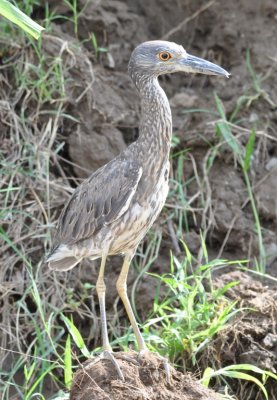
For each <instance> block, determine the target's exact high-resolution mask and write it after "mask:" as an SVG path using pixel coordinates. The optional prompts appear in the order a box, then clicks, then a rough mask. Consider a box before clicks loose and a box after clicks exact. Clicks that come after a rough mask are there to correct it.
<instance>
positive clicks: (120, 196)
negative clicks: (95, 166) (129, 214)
mask: <svg viewBox="0 0 277 400" xmlns="http://www.w3.org/2000/svg"><path fill="white" fill-rule="evenodd" d="M141 174H142V168H141V167H140V166H139V165H138V163H137V162H136V161H132V160H127V159H122V158H116V159H114V160H112V161H111V162H110V163H108V164H106V165H105V166H104V167H102V168H100V169H99V170H97V171H96V172H95V173H94V174H93V175H92V176H91V177H90V178H88V179H87V180H85V181H84V182H83V183H82V184H81V185H80V186H79V187H78V188H77V189H76V190H75V192H74V193H73V195H72V197H71V198H70V200H69V202H68V203H67V204H66V206H65V208H64V209H63V211H62V214H61V216H60V219H59V224H58V229H57V234H56V238H55V240H54V248H55V247H56V246H58V245H59V244H61V243H64V244H74V243H76V242H78V241H80V240H83V239H86V238H89V237H92V236H93V235H95V234H96V233H97V232H98V231H99V230H100V229H101V228H102V227H103V225H104V224H110V223H112V222H113V221H115V220H116V219H118V218H119V217H120V216H122V215H123V214H124V213H125V212H126V211H127V209H128V207H129V205H130V202H131V200H132V198H133V196H134V194H135V192H136V189H137V185H138V182H139V180H140V178H141Z"/></svg>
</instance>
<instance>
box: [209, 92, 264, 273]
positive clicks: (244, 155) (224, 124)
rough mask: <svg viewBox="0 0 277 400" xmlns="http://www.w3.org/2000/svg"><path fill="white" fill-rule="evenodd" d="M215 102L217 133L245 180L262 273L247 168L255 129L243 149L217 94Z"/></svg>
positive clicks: (256, 218)
mask: <svg viewBox="0 0 277 400" xmlns="http://www.w3.org/2000/svg"><path fill="white" fill-rule="evenodd" d="M215 102H216V107H217V110H218V112H219V115H220V117H221V120H220V121H219V122H217V123H216V132H217V134H218V135H219V136H220V137H222V138H224V140H225V143H227V144H228V145H229V146H230V148H231V149H232V151H233V154H234V157H235V158H236V159H237V160H238V163H239V165H240V167H241V170H242V173H243V177H244V180H245V184H246V188H247V192H248V196H249V200H250V203H251V208H252V212H253V216H254V221H255V231H256V234H257V236H258V242H259V260H258V263H256V266H257V269H258V270H259V271H261V272H263V273H265V265H266V254H265V249H264V244H263V236H262V227H261V224H260V218H259V214H258V210H257V205H256V201H255V198H254V193H253V189H252V186H251V182H250V178H249V174H248V171H249V168H250V165H251V157H252V154H253V151H254V144H255V137H256V133H255V130H254V129H252V130H251V132H250V135H249V139H248V142H247V145H246V147H245V149H244V148H243V147H242V145H241V144H240V142H238V140H237V139H236V138H235V136H234V135H233V133H232V130H231V128H230V126H229V124H228V121H227V117H226V114H225V110H224V107H223V104H222V102H221V100H220V99H219V97H218V96H217V94H215Z"/></svg>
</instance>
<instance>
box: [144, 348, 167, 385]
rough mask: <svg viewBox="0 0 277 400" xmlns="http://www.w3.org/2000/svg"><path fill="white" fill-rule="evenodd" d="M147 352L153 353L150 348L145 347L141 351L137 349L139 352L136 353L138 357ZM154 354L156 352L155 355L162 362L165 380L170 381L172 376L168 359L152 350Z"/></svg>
mask: <svg viewBox="0 0 277 400" xmlns="http://www.w3.org/2000/svg"><path fill="white" fill-rule="evenodd" d="M148 353H153V352H151V351H150V350H148V349H145V350H141V351H139V353H138V358H139V357H143V356H144V355H145V354H148ZM154 354H156V356H157V358H158V359H159V360H160V361H161V362H162V364H163V367H164V371H165V375H166V380H167V382H168V383H170V384H171V383H172V379H171V378H172V376H171V368H172V367H171V365H170V364H169V362H168V360H167V358H165V357H163V356H161V355H160V354H159V353H157V352H154Z"/></svg>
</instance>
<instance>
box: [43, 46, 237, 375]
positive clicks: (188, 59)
mask: <svg viewBox="0 0 277 400" xmlns="http://www.w3.org/2000/svg"><path fill="white" fill-rule="evenodd" d="M179 71H180V72H199V73H202V74H207V75H223V76H226V77H228V76H229V74H228V72H227V71H225V70H224V69H222V68H221V67H219V66H217V65H215V64H213V63H211V62H209V61H205V60H203V59H201V58H198V57H194V56H191V55H189V54H188V53H187V52H186V51H185V50H184V48H183V47H182V46H179V45H177V44H176V43H172V42H165V41H159V40H157V41H150V42H145V43H142V44H141V45H139V46H138V47H136V49H135V50H134V51H133V53H132V55H131V59H130V62H129V74H130V76H131V78H132V80H133V82H134V84H135V86H136V88H137V90H138V92H139V95H140V98H141V121H140V130H139V138H138V140H137V141H136V142H134V143H132V144H131V145H130V146H129V147H127V149H126V150H124V151H123V152H122V153H121V154H119V155H118V156H117V157H116V158H114V159H113V160H112V161H110V162H109V163H108V164H106V165H104V166H103V167H101V168H99V169H98V170H97V171H96V172H94V173H93V174H92V175H91V176H90V178H88V179H86V180H85V181H84V182H83V183H82V184H81V185H80V186H79V187H78V188H77V189H76V190H75V192H74V193H73V195H72V197H71V198H70V200H69V201H68V203H67V204H66V206H65V207H64V209H63V211H62V214H61V216H60V219H59V224H58V228H57V233H56V237H55V240H54V245H53V249H52V252H51V254H50V256H49V257H48V260H47V261H48V262H49V267H50V268H51V269H54V270H58V271H66V270H69V269H71V268H73V267H74V266H75V265H77V264H78V263H79V262H80V261H81V260H82V259H84V258H89V259H91V260H95V259H97V258H100V257H101V259H102V260H101V265H100V271H99V276H98V279H97V283H96V290H97V294H98V298H99V305H100V314H101V328H102V340H103V353H102V355H103V356H104V357H106V358H109V359H110V360H112V361H113V363H114V364H115V365H116V366H117V363H116V360H115V358H114V356H113V354H112V349H111V346H110V344H109V339H108V334H107V324H106V312H105V291H106V286H105V282H104V270H105V264H106V258H107V256H109V255H115V254H123V255H124V262H123V267H122V270H121V272H120V275H119V278H118V280H117V283H116V287H117V291H118V294H119V296H120V298H121V299H122V302H123V304H124V306H125V309H126V311H127V314H128V317H129V320H130V322H131V325H132V328H133V330H134V334H135V336H136V339H137V342H138V348H139V351H140V352H143V351H145V350H146V349H147V348H146V345H145V342H144V340H143V337H142V335H141V333H140V331H139V328H138V326H137V323H136V320H135V317H134V313H133V311H132V308H131V306H130V302H129V299H128V297H127V286H126V280H127V274H128V270H129V266H130V262H131V260H132V258H133V257H134V254H135V252H136V248H137V246H138V244H139V243H140V241H141V240H142V239H143V237H144V236H145V234H146V232H147V231H148V229H149V228H150V227H151V225H152V224H153V222H154V221H155V219H156V218H157V216H158V214H159V213H160V211H161V209H162V207H163V205H164V203H165V199H166V196H167V192H168V176H169V161H168V159H169V151H170V143H171V136H172V119H171V110H170V106H169V102H168V99H167V97H166V95H165V92H164V91H163V89H162V88H161V87H160V85H159V83H158V76H159V75H163V74H168V73H173V72H179ZM117 369H118V368H117ZM119 373H120V371H119Z"/></svg>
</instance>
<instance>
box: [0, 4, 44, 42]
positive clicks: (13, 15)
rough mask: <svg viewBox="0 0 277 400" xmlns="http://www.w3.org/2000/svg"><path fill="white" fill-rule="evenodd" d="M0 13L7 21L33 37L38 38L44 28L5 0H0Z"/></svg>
mask: <svg viewBox="0 0 277 400" xmlns="http://www.w3.org/2000/svg"><path fill="white" fill-rule="evenodd" d="M0 14H1V15H3V16H4V17H5V18H7V19H8V20H9V21H11V22H13V23H14V24H16V25H18V26H19V27H20V28H22V29H23V30H24V31H25V32H27V33H29V34H30V35H31V36H33V37H34V38H35V39H38V38H39V37H40V35H41V32H42V31H43V30H44V28H43V27H42V26H40V25H39V24H37V23H36V22H35V21H33V20H32V19H31V18H29V17H28V16H27V15H26V14H24V13H23V12H22V11H20V10H19V9H18V8H17V7H15V6H13V5H12V4H11V3H9V2H8V1H6V0H0Z"/></svg>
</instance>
